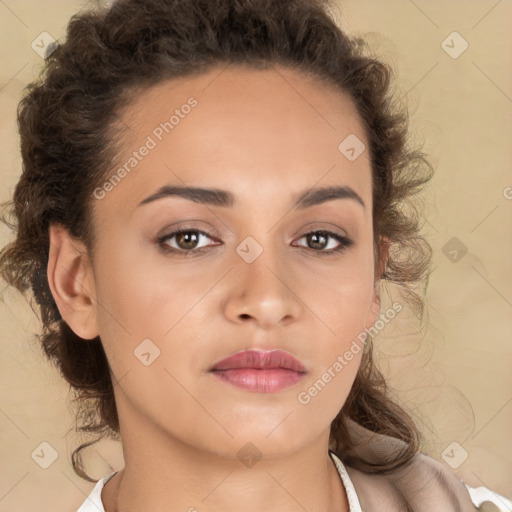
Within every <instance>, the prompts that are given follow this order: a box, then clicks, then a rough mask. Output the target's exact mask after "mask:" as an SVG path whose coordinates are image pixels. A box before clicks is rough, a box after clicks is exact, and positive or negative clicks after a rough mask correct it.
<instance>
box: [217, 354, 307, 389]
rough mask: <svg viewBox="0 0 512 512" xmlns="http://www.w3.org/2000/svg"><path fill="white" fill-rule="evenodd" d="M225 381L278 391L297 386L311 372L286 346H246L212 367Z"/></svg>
mask: <svg viewBox="0 0 512 512" xmlns="http://www.w3.org/2000/svg"><path fill="white" fill-rule="evenodd" d="M209 371H210V372H211V373H212V374H213V375H214V376H215V377H217V378H219V379H220V380H222V381H223V382H226V383H228V384H231V385H233V386H235V387H238V388H242V389H245V390H247V391H252V392H257V393H276V392H278V391H281V390H282V389H284V388H287V387H290V386H293V385H294V384H296V383H297V382H299V381H300V380H302V378H303V377H304V375H305V374H306V373H307V372H306V368H305V367H304V365H303V364H302V363H301V362H300V361H299V360H298V359H296V358H295V357H293V356H292V355H290V354H288V353H287V352H284V351H282V350H269V351H265V350H254V349H251V350H243V351H241V352H236V353H235V354H233V355H231V356H229V357H226V358H225V359H222V360H221V361H219V362H217V363H216V364H215V365H214V366H212V368H210V370H209Z"/></svg>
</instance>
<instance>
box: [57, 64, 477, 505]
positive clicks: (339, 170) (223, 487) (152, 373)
mask: <svg viewBox="0 0 512 512" xmlns="http://www.w3.org/2000/svg"><path fill="white" fill-rule="evenodd" d="M191 96H193V97H194V98H196V99H197V101H198V104H197V106H196V107H195V108H194V109H192V111H191V112H190V114H188V115H187V116H186V117H185V118H184V119H181V120H180V123H179V125H177V126H175V128H174V129H173V130H172V132H170V133H169V134H165V135H164V136H163V138H162V140H161V141H159V142H158V144H157V145H156V147H155V148H154V149H152V150H151V151H150V152H149V154H148V155H147V156H145V157H144V158H143V159H142V160H141V161H140V162H139V163H138V165H137V166H136V167H135V168H134V169H133V170H132V171H131V172H130V173H129V174H128V175H127V176H126V177H124V178H123V180H122V181H121V183H119V184H118V185H116V186H115V187H114V188H113V189H112V190H110V191H109V192H108V193H107V194H106V195H105V197H104V198H103V199H95V200H93V223H94V232H95V245H94V250H93V253H92V254H91V253H88V251H87V249H86V247H85V246H84V245H83V244H82V243H81V242H80V241H78V240H75V239H73V238H71V237H70V236H69V234H68V233H67V232H66V231H65V230H64V229H61V228H60V227H59V226H56V225H54V226H52V227H51V231H50V238H51V246H50V261H49V266H48V278H49V283H50V287H51V289H52V293H53V295H54V297H55V300H56V302H57V305H58V307H59V310H60V312H61V314H62V316H63V318H64V320H65V321H66V322H67V323H68V324H69V325H70V327H71V328H72V329H73V330H74V332H75V333H76V334H77V335H79V336H81V337H82V338H84V340H87V339H92V338H94V337H96V336H97V335H100V336H101V340H102V343H103V345H104V349H105V352H106V355H107V358H108V361H109V364H110V366H111V372H112V379H113V382H114V390H115V397H116V404H117V408H118V414H119V420H120V429H121V436H122V439H123V453H124V459H125V468H124V469H123V470H122V471H120V472H119V473H118V474H117V475H116V476H115V477H114V478H113V479H111V480H110V481H109V483H108V484H107V485H106V486H105V487H104V489H103V493H102V500H103V503H104V505H105V509H106V510H107V511H108V512H117V511H122V512H128V511H135V510H142V509H146V510H153V511H164V510H165V511H169V510H183V511H185V510H189V511H192V510H195V509H196V510H199V511H201V512H202V511H221V510H222V511H224V512H230V511H234V510H237V511H239V510H241V509H242V510H245V511H248V512H252V511H261V510H265V511H270V512H272V511H280V512H287V511H296V510H304V509H306V510H308V511H310V512H314V511H335V510H336V511H347V510H348V502H347V498H346V494H345V491H344V488H343V485H342V484H341V480H340V478H339V475H338V473H337V471H336V469H335V466H334V464H333V462H332V461H331V459H330V458H329V456H328V452H327V447H328V443H329V427H330V423H331V421H332V420H333V419H334V417H335V416H336V414H337V413H338V411H339V410H340V408H341V407H342V406H343V403H344V402H345V400H346V397H347V395H348V393H349V391H350V388H351V386H352V383H353V381H354V378H355V376H356V374H357V371H358V368H359V364H360V360H361V355H362V351H360V352H359V353H357V354H354V356H353V359H352V360H351V361H350V362H349V363H348V364H347V365H346V366H345V367H344V368H343V370H342V371H341V372H339V373H338V374H337V375H336V377H335V378H333V379H332V380H331V382H329V383H328V385H327V386H325V388H324V389H323V390H322V391H321V392H320V393H318V395H317V396H315V397H313V398H312V399H311V401H310V402H309V403H308V404H302V403H300V402H299V401H298V394H299V393H300V392H301V391H304V390H307V389H308V388H309V387H310V386H311V385H312V384H313V383H314V382H315V381H316V380H317V379H318V378H319V377H320V376H321V375H322V373H323V372H324V371H325V370H326V369H327V368H329V367H331V366H332V365H333V363H334V362H335V361H336V360H337V357H338V356H339V355H340V354H344V353H345V352H346V351H347V350H348V349H349V347H350V346H351V344H352V342H353V340H354V339H356V338H357V335H358V334H360V333H361V332H363V331H364V329H365V328H369V327H371V326H372V325H373V323H374V322H375V321H376V319H377V318H378V314H379V312H380V297H379V290H378V280H379V277H380V274H381V272H382V265H383V262H384V260H385V257H386V247H385V244H383V251H382V254H383V258H382V260H381V261H379V262H376V261H375V260H374V253H373V243H374V240H373V232H372V197H371V169H370V161H369V154H368V150H366V151H364V152H363V153H362V154H361V155H360V156H359V157H358V158H357V159H356V160H354V161H349V160H348V159H347V158H346V157H345V156H344V155H343V154H342V153H341V152H340V151H339V150H338V145H339V144H340V142H341V141H343V140H344V139H345V138H346V137H347V136H348V135H350V134H355V135H356V136H357V137H358V138H359V139H360V140H361V141H362V142H363V143H364V144H365V145H366V147H367V148H368V142H367V140H366V137H365V133H364V130H363V128H362V124H361V121H360V119H359V116H358V114H357V112H356V110H355V107H354V106H353V104H352V102H351V101H350V99H349V98H348V97H347V96H346V95H344V94H343V93H341V92H340V91H338V90H335V89H333V88H330V87H328V86H327V85H324V84H321V83H319V82H316V81H314V80H313V79H311V78H309V77H307V76H305V75H303V74H299V73H298V72H296V71H292V70H289V69H284V68H275V69H270V70H264V71H262V70H251V69H247V68H241V67H233V66H230V67H228V68H226V69H224V70H221V69H216V70H212V71H211V72H208V73H206V74H204V75H201V76H196V77H193V78H190V77H189V78H184V79H179V80H173V81H167V82H165V83H162V84H159V85H158V86H154V87H151V88H149V89H146V90H144V91H142V92H139V93H138V94H137V96H136V97H135V99H134V100H133V101H132V102H131V104H130V106H129V108H127V109H126V110H125V111H124V112H123V113H122V115H121V119H122V121H123V123H125V124H126V126H127V127H128V128H126V131H125V136H124V147H123V150H122V151H121V152H120V154H119V158H118V162H117V163H118V166H120V165H122V163H123V162H126V161H127V159H128V158H129V157H130V156H131V155H132V153H133V151H137V150H138V149H139V148H140V147H141V146H142V145H143V144H144V142H145V140H146V139H147V137H148V135H150V134H151V133H152V132H153V130H154V129H155V127H156V126H158V125H159V124H160V123H162V122H164V121H165V120H167V119H168V118H169V115H170V114H168V113H169V112H170V113H172V111H173V110H174V109H175V108H180V106H181V105H183V104H184V103H186V101H187V99H188V98H189V97H191ZM116 169H117V167H113V168H112V173H114V172H115V170H116ZM164 185H176V186H184V185H187V186H194V187H209V188H216V189H222V190H226V191H229V192H231V193H232V194H233V195H234V196H235V199H236V203H235V204H234V205H233V206H230V207H226V206H213V205H205V204H200V203H198V202H194V201H191V200H187V199H185V198H180V197H164V198H160V199H158V200H155V201H151V202H149V203H147V204H143V205H140V202H141V201H143V200H144V199H145V198H147V197H148V196H151V195H152V194H154V193H155V192H156V191H157V190H159V188H160V187H162V186H164ZM319 186H340V187H341V186H343V187H350V188H351V189H352V190H353V191H354V192H356V193H357V194H358V195H359V196H360V198H361V199H362V201H363V202H364V207H363V206H362V205H361V204H360V203H359V202H357V201H356V200H354V199H351V198H345V199H334V200H329V201H326V202H324V203H322V204H319V205H315V206H312V207H309V208H305V209H302V210H301V209H298V208H293V203H294V200H295V198H296V197H297V196H298V195H299V194H300V193H301V192H303V191H306V190H310V189H312V188H313V187H319ZM178 227H187V228H188V229H191V230H192V229H196V230H200V231H203V232H206V233H207V234H208V236H207V237H204V236H203V237H201V238H198V239H197V243H196V244H195V245H196V247H207V248H206V249H205V250H203V252H201V253H200V252H198V249H195V251H196V252H195V253H194V252H190V253H189V254H188V255H187V256H186V257H185V256H184V255H183V253H184V249H183V248H182V249H181V251H182V252H181V254H178V253H166V252H164V251H163V250H162V246H161V245H159V243H158V242H157V241H156V239H157V238H158V237H159V236H162V235H164V234H168V233H171V232H172V231H173V230H175V229H177V228H178ZM314 230H329V231H333V232H335V233H337V234H340V235H345V236H348V237H349V238H350V239H351V240H353V242H354V243H353V244H352V245H351V246H349V247H347V248H345V250H343V251H341V252H338V253H331V254H330V255H321V254H318V250H321V251H324V252H327V251H329V250H331V249H332V248H335V247H337V246H339V242H337V241H336V240H335V239H333V238H327V239H324V241H323V242H322V240H320V244H322V243H323V244H324V246H325V247H324V248H320V249H318V246H316V248H317V250H315V245H314V244H315V241H314V240H313V241H311V240H310V241H309V242H308V237H307V236H304V235H305V234H307V233H308V232H310V231H314ZM249 236H250V237H252V238H253V239H254V240H255V241H257V243H258V244H259V246H261V248H262V249H263V252H262V253H261V254H260V255H259V256H258V257H257V258H256V259H255V260H254V261H253V262H252V263H248V262H246V261H245V260H244V259H243V258H242V257H241V256H240V255H239V254H238V253H237V251H236V249H237V247H239V246H240V247H242V248H243V247H244V244H242V242H243V241H244V240H245V239H246V237H249ZM166 243H167V245H171V246H172V247H174V248H175V249H176V250H177V251H179V250H180V248H179V247H180V244H181V247H183V246H185V247H186V241H185V240H184V239H183V238H181V241H180V237H179V236H175V237H173V238H172V239H168V240H167V241H166ZM189 244H190V242H189ZM241 244H242V245H241ZM162 245H165V244H162ZM190 247H194V246H193V244H192V245H190ZM251 247H253V246H251ZM311 247H313V248H311ZM193 250H194V249H193ZM250 250H253V249H250ZM145 339H150V340H151V343H152V344H154V346H156V347H158V350H160V355H159V357H157V358H156V359H155V360H154V361H153V362H152V363H151V364H150V365H149V366H146V365H144V364H142V363H141V361H140V360H139V359H138V358H137V357H134V350H135V351H136V349H137V347H138V346H139V345H140V343H141V342H142V341H143V340H145ZM86 342H87V341H84V343H86ZM249 348H260V349H266V350H268V349H281V350H284V351H287V352H289V353H290V354H292V355H293V356H294V357H296V358H297V359H299V360H300V361H301V362H302V363H303V365H304V366H305V367H306V369H307V373H306V375H305V377H304V378H303V379H302V381H301V382H299V383H298V384H296V385H294V386H291V387H288V388H285V389H283V390H281V391H279V392H277V393H256V392H250V391H247V390H242V389H239V388H235V387H233V386H231V385H230V384H226V383H224V382H221V381H220V380H219V379H217V378H216V377H214V376H213V375H212V373H210V372H209V371H208V370H209V369H210V368H211V366H212V365H213V364H214V363H216V362H217V361H219V360H220V359H223V358H224V357H227V356H229V355H230V354H233V353H235V352H238V351H240V350H244V349H249ZM247 443H252V445H254V446H255V447H256V448H257V450H258V453H259V454H260V455H261V459H260V460H258V461H257V462H256V463H255V464H254V465H252V466H251V467H248V466H246V465H245V464H243V463H242V461H241V460H240V458H239V457H238V456H237V453H238V452H239V450H240V449H242V448H243V447H244V446H246V445H247ZM252 445H251V446H252ZM246 449H247V448H246ZM251 450H254V448H251ZM351 475H352V476H353V477H354V479H357V486H358V487H357V489H358V493H359V491H361V495H362V496H363V497H362V498H361V499H362V500H364V499H366V500H367V503H370V502H369V501H368V499H369V496H370V495H371V492H369V489H371V486H372V485H373V483H372V482H374V481H375V480H370V479H368V478H367V477H365V476H364V475H363V474H358V472H356V471H355V470H353V471H352V472H351ZM361 475H362V476H361ZM385 482H387V483H388V484H389V482H390V481H389V479H385ZM395 487H396V486H395ZM395 487H393V486H392V485H390V484H389V485H388V487H387V488H386V489H387V491H386V492H385V494H386V495H389V496H393V495H396V490H395ZM393 493H394V494H393ZM364 496H366V498H364ZM390 503H392V502H390ZM390 506H391V505H390ZM363 508H364V507H363ZM365 510H366V509H365ZM368 510H371V509H370V508H369V509H368ZM379 510H385V508H382V509H379ZM389 510H395V509H394V508H393V509H391V508H390V509H389ZM468 510H469V509H468ZM471 510H472V509H471Z"/></svg>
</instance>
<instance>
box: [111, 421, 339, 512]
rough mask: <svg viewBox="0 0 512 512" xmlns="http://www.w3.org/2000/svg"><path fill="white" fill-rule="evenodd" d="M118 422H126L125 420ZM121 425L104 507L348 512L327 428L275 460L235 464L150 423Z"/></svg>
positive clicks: (118, 511) (124, 511)
mask: <svg viewBox="0 0 512 512" xmlns="http://www.w3.org/2000/svg"><path fill="white" fill-rule="evenodd" d="M125 427H126V425H125ZM140 427H141V429H138V428H137V423H136V422H135V421H133V422H130V423H129V428H123V427H122V428H121V437H122V439H123V454H124V460H125V467H124V469H122V470H121V471H120V472H119V473H118V474H117V475H115V476H114V477H113V478H112V479H111V480H110V481H109V482H108V483H107V484H106V485H105V486H104V488H103V492H102V501H103V504H104V507H105V510H107V511H108V512H132V511H136V510H137V511H138V510H152V511H155V512H160V511H162V512H164V511H166V512H167V511H169V510H180V511H187V512H202V511H203V510H209V511H219V512H220V511H222V512H234V511H236V512H239V511H240V510H244V511H246V512H261V511H263V510H264V511H265V512H274V511H275V512H277V511H279V512H291V511H293V512H296V511H303V510H307V511H308V512H320V511H322V512H326V511H333V512H334V511H336V512H348V510H349V507H348V501H347V496H346V492H345V488H344V486H343V484H342V482H341V479H340V476H339V474H338V471H337V469H336V467H335V465H334V463H333V461H332V459H331V457H330V456H329V453H328V450H327V446H328V432H326V433H325V434H324V435H322V436H321V437H320V438H318V439H317V440H315V441H314V442H313V443H311V444H310V445H308V446H305V447H303V448H302V449H300V450H297V451H294V452H293V453H283V456H282V457H278V458H277V457H274V458H272V459H267V458H265V457H264V456H263V457H262V458H261V459H259V460H258V461H257V462H255V463H252V462H251V461H250V460H248V461H246V462H245V463H243V462H242V461H241V460H239V459H238V458H226V457H222V456H219V455H217V454H215V453H212V452H211V451H206V450H201V449H199V448H197V447H194V446H191V445H188V444H185V443H183V442H181V441H180V440H178V439H176V438H173V437H171V436H170V435H169V433H163V432H162V431H160V430H159V429H158V428H156V427H155V426H154V425H148V424H144V426H143V428H142V425H140Z"/></svg>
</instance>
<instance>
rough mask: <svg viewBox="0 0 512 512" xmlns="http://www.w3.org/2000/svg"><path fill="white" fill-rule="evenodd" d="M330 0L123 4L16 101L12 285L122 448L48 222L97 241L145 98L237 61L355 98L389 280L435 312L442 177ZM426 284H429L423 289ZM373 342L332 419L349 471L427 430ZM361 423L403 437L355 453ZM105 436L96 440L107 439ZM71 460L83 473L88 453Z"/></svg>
mask: <svg viewBox="0 0 512 512" xmlns="http://www.w3.org/2000/svg"><path fill="white" fill-rule="evenodd" d="M333 7H334V8H335V4H334V5H333V4H332V3H331V2H330V0H288V1H286V2H283V1H280V0H118V1H116V2H114V3H113V4H112V5H111V6H110V7H108V8H107V7H98V8H95V9H93V10H90V11H88V12H84V13H81V14H80V15H75V16H74V17H73V18H72V19H71V20H70V22H69V24H68V28H67V37H66V41H65V42H64V43H62V44H59V45H58V47H57V48H56V49H55V50H54V51H53V53H51V55H49V56H48V58H47V59H46V64H45V67H44V70H43V72H42V73H41V76H40V77H39V78H38V80H36V81H34V82H33V83H31V84H29V85H28V86H27V87H26V89H25V94H24V96H23V98H22V100H21V101H20V104H19V107H18V127H19V133H20V137H21V153H22V159H23V172H22V174H21V178H20V180H19V182H18V184H17V186H16V189H15V191H14V195H13V199H12V201H10V202H9V203H8V205H7V206H6V211H7V213H6V214H5V215H4V221H5V222H8V223H9V225H10V226H11V228H12V229H13V231H14V233H15V239H14V241H12V242H11V243H10V244H9V245H7V246H6V247H4V248H3V250H2V252H1V253H0V271H1V274H2V276H3V278H4V279H5V280H6V281H7V282H8V283H9V284H11V285H13V286H15V287H16V288H17V289H18V290H20V291H21V292H22V293H24V292H26V291H27V290H29V289H30V291H31V297H33V298H35V301H36V302H37V304H38V309H39V311H40V318H41V323H42V327H43V328H42V333H41V334H40V335H39V340H40V342H41V344H42V347H43V349H44V352H45V354H46V356H47V357H48V359H49V360H50V361H52V362H53V363H54V364H55V365H56V367H57V368H58V370H59V371H60V373H61V375H62V376H63V377H64V379H65V380H66V381H67V382H68V383H69V384H70V385H71V387H72V389H73V391H74V400H73V401H74V402H75V405H76V428H77V431H78V432H84V433H92V434H94V435H95V436H96V437H97V440H96V441H98V440H100V439H102V438H103V437H111V438H114V439H118V440H119V437H120V435H119V420H118V414H117V409H116V403H115V398H114V391H113V385H112V381H111V376H110V371H109V364H108V362H107V359H106V356H105V352H104V350H103V347H102V343H101V340H100V338H99V337H97V338H95V339H94V340H91V341H88V342H87V343H83V342H80V341H81V338H79V337H78V336H77V335H76V334H75V333H74V332H73V331H72V330H71V328H70V327H69V326H68V325H67V324H66V323H65V322H64V321H63V320H62V318H61V315H60V313H59V310H58V308H57V306H56V303H55V302H54V300H53V297H52V294H51V292H50V288H49V285H48V280H47V275H46V268H47V265H48V255H49V226H50V224H53V223H55V224H61V225H62V226H64V227H65V228H66V229H67V230H68V231H69V232H70V234H71V235H73V236H75V237H77V238H79V239H80V240H82V241H83V242H84V243H85V244H86V246H87V247H88V248H91V249H92V247H93V240H94V239H93V234H94V233H93V231H92V229H91V226H92V225H91V209H92V201H93V195H92V192H93V190H94V189H95V187H97V186H98V184H101V183H102V182H103V181H104V179H105V176H107V175H108V173H109V169H110V165H111V163H112V162H113V161H114V160H115V157H116V151H117V145H116V141H117V140H118V139H117V138H116V137H117V135H119V134H120V129H119V126H118V124H116V118H117V116H118V114H119V113H120V112H121V110H122V108H123V107H124V106H126V105H128V104H129V101H130V98H132V97H133V94H136V92H137V91H140V90H141V89H143V88H145V87H149V86H152V85H155V84H157V83H159V82H161V81H164V80H169V79H173V78H176V77H181V76H187V75H192V74H200V73H204V72H206V71H208V70H210V69H212V68H215V67H220V66H224V65H229V64H243V65H249V66H252V67H254V68H258V69H262V68H265V67H270V66H272V65H275V64H278V65H281V66H287V67H289V68H291V69H295V70H298V71H299V72H302V73H305V74H308V75H310V76H314V77H316V78H319V79H321V80H323V81H325V82H328V83H330V84H333V85H334V86H335V87H337V88H338V89H339V90H340V91H344V92H345V93H347V94H348V95H349V97H350V98H351V100H352V101H353V102H354V104H355V106H356V108H357V111H358V113H359V115H360V118H361V120H362V122H363V125H364V127H365V131H366V136H367V140H368V142H369V150H370V157H371V168H372V176H373V180H372V199H373V229H374V256H375V261H378V260H379V258H380V256H381V248H380V243H378V241H379V239H381V238H385V239H387V241H388V243H389V249H390V252H389V257H388V259H387V262H386V266H385V269H384V272H383V274H382V276H381V278H382V279H384V280H386V281H389V282H392V283H395V284H397V285H399V288H400V289H401V290H402V292H403V293H404V297H405V299H406V300H407V301H409V303H410V304H411V305H412V306H413V307H414V310H415V311H416V312H418V313H420V314H421V316H422V315H423V311H424V291H423V292H420V293H419V292H418V291H417V290H418V286H417V285H418V284H424V285H425V286H424V287H423V290H425V289H426V283H427V282H428V275H429V273H430V260H431V256H432V249H431V247H430V245H429V244H428V243H427V242H426V241H425V240H424V238H423V237H422V236H421V235H420V227H421V226H420V216H419V213H418V209H417V208H416V207H415V206H414V203H413V201H412V198H413V196H415V195H416V194H417V192H419V191H420V190H421V189H422V187H423V186H424V185H425V184H426V183H427V181H429V180H430V178H431V177H432V166H431V165H430V164H429V162H428V160H427V159H426V156H425V154H424V153H423V152H422V151H421V148H411V147H409V140H408V139H409V137H408V136H409V128H408V123H409V118H408V113H407V109H406V108H404V106H403V105H402V103H401V100H400V99H397V96H396V94H395V92H394V91H393V90H392V86H391V79H392V77H393V71H392V69H391V67H390V66H389V65H388V64H385V63H384V62H383V61H381V60H380V59H379V58H377V57H376V56H375V55H373V54H372V53H371V51H370V50H369V48H368V45H367V44H366V43H365V42H364V40H363V39H361V38H359V37H349V36H348V35H347V34H345V33H344V32H343V31H342V30H341V29H340V27H339V26H338V23H337V22H336V20H335V17H334V16H333V9H332V8H333ZM420 289H421V287H420ZM371 342H372V340H371V338H370V337H369V338H368V339H367V343H366V347H365V351H364V354H363V359H362V363H361V366H360V369H359V371H358V374H357V377H356V379H355V382H354V384H353V386H352V389H351V391H350V394H349V396H348V399H347V400H346V403H345V404H344V406H343V408H342V409H341V410H340V412H339V413H338V415H337V416H336V418H335V419H334V420H333V422H332V424H331V438H330V445H329V446H332V447H333V451H334V452H335V453H336V454H337V455H338V456H339V457H340V458H341V459H342V460H344V461H345V462H347V463H348V464H350V465H352V466H354V467H357V468H359V469H362V470H364V471H367V472H373V473H385V472H389V471H391V470H393V469H397V468H399V467H401V466H403V465H405V464H407V463H408V462H410V460H412V458H413V456H414V455H415V454H416V453H417V452H418V450H419V446H420V441H421V434H420V432H419V430H418V427H417V426H416V425H415V423H414V421H413V420H412V418H411V417H410V416H409V414H408V413H407V412H406V411H405V409H404V408H403V407H401V406H399V405H398V404H397V403H396V401H395V400H394V398H393V397H392V393H391V390H390V389H388V387H387V385H386V382H385V380H384V378H383V376H382V374H381V373H380V372H379V370H378V369H377V367H376V365H375V363H374V361H373V359H372V343H371ZM351 422H355V423H357V424H359V425H361V426H362V427H364V428H366V429H368V430H370V431H372V432H376V433H378V434H383V435H386V436H390V437H391V438H394V439H397V440H400V441H401V442H402V443H400V446H401V447H402V448H401V449H400V450H398V451H395V453H394V455H393V457H387V458H386V459H385V460H379V461H377V462H376V461H375V460H373V461H372V460H368V459H366V458H365V457H363V456H361V455H357V453H356V452H354V450H353V449H354V447H355V445H356V441H355V437H354V436H353V435H352V434H353V431H352V434H351V428H350V425H351ZM96 441H94V442H96ZM90 444H91V443H90V442H88V443H83V444H81V445H80V446H79V447H78V448H76V449H75V450H74V451H73V455H72V464H73V468H74V470H75V472H76V473H77V474H78V475H79V476H81V477H82V478H84V479H86V480H89V481H92V482H95V481H96V480H94V479H92V478H90V477H89V476H88V475H87V473H86V472H85V471H84V469H83V465H82V461H81V456H80V451H81V450H82V449H83V448H85V447H86V446H88V445H90Z"/></svg>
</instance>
